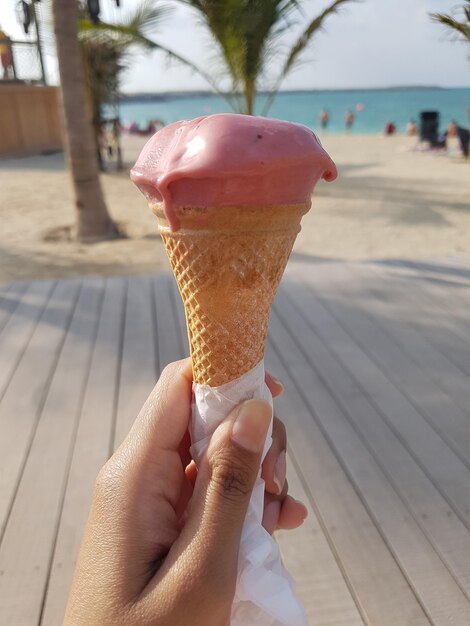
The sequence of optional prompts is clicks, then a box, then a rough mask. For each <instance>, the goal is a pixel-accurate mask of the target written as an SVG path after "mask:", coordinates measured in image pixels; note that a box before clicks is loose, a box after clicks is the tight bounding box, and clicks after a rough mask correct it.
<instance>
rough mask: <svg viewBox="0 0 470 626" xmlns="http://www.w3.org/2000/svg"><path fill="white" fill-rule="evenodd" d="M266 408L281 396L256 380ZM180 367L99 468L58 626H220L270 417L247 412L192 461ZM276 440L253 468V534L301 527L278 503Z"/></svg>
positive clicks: (186, 382) (286, 499)
mask: <svg viewBox="0 0 470 626" xmlns="http://www.w3.org/2000/svg"><path fill="white" fill-rule="evenodd" d="M266 384H267V385H268V387H269V389H270V391H271V393H272V395H273V396H277V395H279V394H280V393H282V385H281V383H279V382H278V381H277V380H276V379H275V378H273V377H272V376H270V375H269V374H267V375H266ZM191 395H192V371H191V361H190V359H185V360H184V361H179V362H178V363H172V364H171V365H169V366H168V367H166V368H165V370H164V371H163V373H162V376H161V377H160V380H159V381H158V383H157V385H156V386H155V388H154V390H153V392H152V393H151V394H150V397H149V399H148V400H147V402H146V404H145V405H144V407H143V409H142V411H141V412H140V414H139V416H138V418H137V420H136V422H135V424H134V426H133V427H132V429H131V431H130V433H129V435H128V437H127V439H126V440H125V441H124V443H123V444H122V445H121V446H120V448H119V449H118V450H117V451H116V452H115V454H114V455H113V456H112V457H111V459H110V460H109V461H108V462H107V463H106V465H105V466H104V467H103V468H102V470H101V472H100V474H99V476H98V479H97V481H96V485H95V491H94V495H93V503H92V507H91V512H90V516H89V519H88V524H87V527H86V530H85V534H84V537H83V541H82V545H81V549H80V553H79V556H78V561H77V566H76V571H75V576H74V580H73V584H72V589H71V592H70V596H69V600H68V605H67V610H66V615H65V620H64V625H65V626H85V625H86V626H103V624H126V626H142V625H143V624H165V626H177V625H178V626H179V625H180V624H191V626H220V624H228V623H229V619H230V611H231V605H232V600H233V597H234V593H235V583H236V578H237V559H238V547H239V544H240V536H241V532H242V527H243V523H244V520H245V513H246V510H247V507H248V502H249V500H250V496H251V492H252V489H253V485H254V483H255V480H256V478H257V476H258V471H259V464H260V461H261V456H262V451H263V447H264V441H265V438H266V434H267V430H268V427H269V424H270V421H271V407H270V405H269V404H268V403H267V402H265V401H263V400H248V401H246V402H244V403H242V404H241V405H240V406H238V407H236V408H235V409H234V410H233V411H232V413H231V414H230V415H229V416H228V417H227V418H226V419H225V420H224V421H223V422H222V424H221V425H220V426H219V427H218V428H217V430H216V431H215V433H214V435H213V436H212V437H211V441H210V443H209V447H208V452H207V454H206V455H205V456H204V457H203V459H202V461H201V463H200V465H199V468H197V469H196V466H195V464H194V461H191V456H190V450H189V446H190V440H189V433H188V427H189V422H190V416H191ZM285 450H286V433H285V428H284V426H283V424H282V422H280V421H279V420H277V419H275V420H274V424H273V443H272V446H271V448H270V450H269V452H268V454H267V456H266V458H265V460H264V463H263V466H262V476H263V478H264V480H265V483H266V491H265V506H264V516H263V526H264V527H265V529H266V530H267V531H268V532H270V533H272V532H273V531H274V530H276V528H284V529H290V528H296V527H298V526H300V524H301V523H302V522H303V520H304V519H305V517H306V515H307V510H306V508H305V507H304V505H303V504H301V503H300V502H298V501H297V500H294V499H293V498H291V497H290V496H289V495H287V482H286V464H285Z"/></svg>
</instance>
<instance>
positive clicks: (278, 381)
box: [268, 372, 284, 390]
mask: <svg viewBox="0 0 470 626" xmlns="http://www.w3.org/2000/svg"><path fill="white" fill-rule="evenodd" d="M268 376H269V377H270V379H271V380H272V381H273V383H275V384H276V385H278V386H279V387H281V389H282V390H284V385H283V384H282V383H281V381H280V380H279V378H276V377H275V376H273V375H272V374H271V372H269V373H268Z"/></svg>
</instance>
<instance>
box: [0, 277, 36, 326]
mask: <svg viewBox="0 0 470 626" xmlns="http://www.w3.org/2000/svg"><path fill="white" fill-rule="evenodd" d="M28 287H29V283H26V282H21V283H11V284H8V285H1V286H0V332H1V330H2V328H3V327H4V326H5V324H6V323H7V322H8V320H9V319H10V316H11V314H12V313H13V312H14V310H15V309H16V307H17V306H18V303H19V302H20V300H21V296H22V294H23V293H24V292H25V291H26V290H27V288H28Z"/></svg>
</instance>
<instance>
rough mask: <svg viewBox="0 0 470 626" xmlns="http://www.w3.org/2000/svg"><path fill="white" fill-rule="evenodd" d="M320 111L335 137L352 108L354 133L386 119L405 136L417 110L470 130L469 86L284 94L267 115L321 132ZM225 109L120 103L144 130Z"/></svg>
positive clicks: (205, 102) (204, 103)
mask: <svg viewBox="0 0 470 626" xmlns="http://www.w3.org/2000/svg"><path fill="white" fill-rule="evenodd" d="M261 100H262V99H261ZM358 104H360V105H363V107H364V108H363V110H362V111H357V110H356V105H358ZM260 108H261V107H259V108H258V110H260ZM322 108H326V109H328V111H329V114H330V123H329V126H328V132H331V133H342V132H344V115H345V113H346V111H347V110H348V109H352V110H353V111H354V113H355V118H356V119H355V123H354V127H353V132H356V133H380V132H382V131H383V128H384V125H385V123H386V122H387V121H388V120H391V121H393V122H394V123H395V125H396V126H397V130H398V132H404V130H405V127H406V124H407V122H408V121H409V120H410V118H413V119H415V120H416V121H417V122H418V120H419V112H420V111H423V110H435V111H439V112H440V114H441V118H440V120H441V128H445V127H446V126H447V124H448V123H449V122H450V121H451V120H456V121H457V122H458V123H459V125H461V126H464V127H468V126H469V120H468V109H469V108H470V88H466V89H403V90H402V89H400V90H389V91H381V90H377V91H374V90H370V91H311V92H285V93H282V92H281V93H279V94H278V95H277V97H276V99H275V101H274V104H273V106H272V107H271V110H270V112H269V117H277V118H281V119H286V120H290V121H292V122H298V123H300V124H305V125H306V126H309V127H310V128H312V129H313V130H319V115H320V111H321V109H322ZM227 111H230V107H229V105H228V104H227V103H226V102H225V100H224V99H223V98H221V97H219V96H211V95H197V96H185V97H173V98H171V99H170V98H168V99H165V100H159V101H154V102H132V103H123V104H121V118H122V121H123V123H124V124H130V123H131V122H133V121H136V122H137V123H138V124H139V125H140V126H142V127H145V126H146V125H147V123H148V121H149V120H150V119H152V118H157V119H160V120H162V121H163V122H165V123H166V124H169V123H170V122H174V121H176V120H179V119H188V118H192V117H198V116H200V115H209V114H211V113H223V112H227Z"/></svg>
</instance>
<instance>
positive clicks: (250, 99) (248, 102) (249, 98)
mask: <svg viewBox="0 0 470 626" xmlns="http://www.w3.org/2000/svg"><path fill="white" fill-rule="evenodd" d="M243 91H244V96H245V114H246V115H253V113H254V111H253V107H254V100H255V93H256V89H255V86H254V84H253V82H252V81H251V80H247V81H246V83H245V88H244V90H243Z"/></svg>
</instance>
